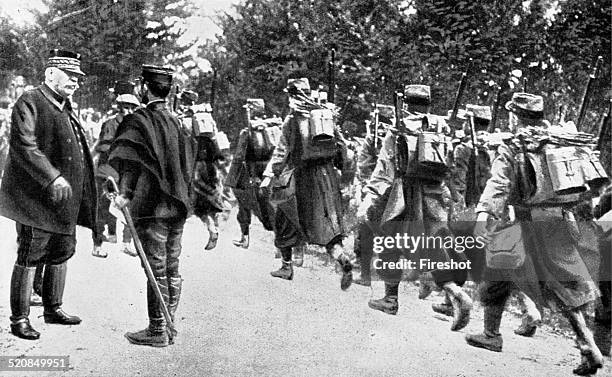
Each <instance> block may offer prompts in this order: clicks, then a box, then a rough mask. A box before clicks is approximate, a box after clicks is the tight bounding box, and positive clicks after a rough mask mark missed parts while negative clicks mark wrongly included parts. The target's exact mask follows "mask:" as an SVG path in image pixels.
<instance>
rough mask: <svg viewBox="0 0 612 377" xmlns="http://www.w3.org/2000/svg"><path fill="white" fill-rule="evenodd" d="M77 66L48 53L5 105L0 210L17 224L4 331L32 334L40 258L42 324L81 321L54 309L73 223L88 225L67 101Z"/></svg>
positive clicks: (83, 163) (82, 162) (87, 191)
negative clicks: (7, 122) (28, 86)
mask: <svg viewBox="0 0 612 377" xmlns="http://www.w3.org/2000/svg"><path fill="white" fill-rule="evenodd" d="M80 64H81V60H80V55H79V54H75V53H72V52H68V51H61V50H53V51H51V56H50V57H49V60H48V61H47V68H46V70H45V82H44V84H42V85H41V86H39V87H38V88H36V89H33V90H30V91H27V92H25V93H24V94H23V95H22V96H21V97H20V98H19V99H18V100H17V102H16V103H15V107H14V108H13V114H12V125H11V136H10V152H9V157H8V161H7V167H6V171H5V173H4V178H3V180H2V187H1V188H0V214H2V215H3V216H5V217H8V218H10V219H12V220H15V221H16V222H17V223H19V224H20V225H19V229H20V232H19V239H20V243H19V247H18V249H17V261H16V262H15V267H14V268H13V275H12V277H11V331H12V333H13V334H14V335H16V336H18V337H20V338H24V339H38V338H39V337H40V334H39V333H38V332H37V331H36V330H34V329H33V328H32V326H31V325H30V321H29V319H28V316H29V314H30V305H29V301H30V292H31V291H32V283H33V279H34V274H35V270H36V266H37V265H38V264H40V263H45V272H44V277H43V305H44V318H45V322H46V323H57V324H62V325H76V324H79V323H80V322H81V319H80V318H79V317H77V316H72V315H68V314H66V313H65V312H64V311H63V310H62V307H61V306H62V296H63V293H64V285H65V281H66V263H67V261H68V259H70V257H72V256H73V255H74V252H75V244H76V237H75V229H76V225H77V224H78V225H83V226H85V227H88V228H90V229H94V226H95V216H96V185H95V182H94V175H93V162H92V158H91V155H90V153H89V148H88V146H87V141H86V139H85V133H84V131H83V128H82V127H81V124H80V123H79V120H78V118H77V117H76V115H75V114H74V112H73V111H72V103H71V101H70V99H69V98H70V97H71V96H72V95H73V94H74V92H75V91H76V90H77V89H78V88H79V78H80V77H83V76H84V73H83V72H82V71H81V68H80Z"/></svg>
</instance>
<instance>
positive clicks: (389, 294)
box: [368, 283, 399, 315]
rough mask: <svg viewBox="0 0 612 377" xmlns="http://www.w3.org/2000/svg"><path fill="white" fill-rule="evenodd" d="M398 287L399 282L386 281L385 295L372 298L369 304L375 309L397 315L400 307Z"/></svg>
mask: <svg viewBox="0 0 612 377" xmlns="http://www.w3.org/2000/svg"><path fill="white" fill-rule="evenodd" d="M398 287H399V284H397V283H395V284H393V283H385V297H383V298H381V299H378V300H370V301H369V302H368V306H369V307H370V308H371V309H374V310H380V311H381V312H384V313H387V314H391V315H396V314H397V311H398V309H399V304H398V302H397V293H398Z"/></svg>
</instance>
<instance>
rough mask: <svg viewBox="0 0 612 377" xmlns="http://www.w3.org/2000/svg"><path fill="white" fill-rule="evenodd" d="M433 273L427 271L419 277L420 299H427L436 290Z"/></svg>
mask: <svg viewBox="0 0 612 377" xmlns="http://www.w3.org/2000/svg"><path fill="white" fill-rule="evenodd" d="M431 280H432V276H431V273H429V272H426V273H424V274H422V275H421V278H420V279H419V300H425V299H426V298H427V297H429V295H430V294H431V292H433V290H434V283H433V282H432V281H431Z"/></svg>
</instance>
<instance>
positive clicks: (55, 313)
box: [42, 262, 81, 325]
mask: <svg viewBox="0 0 612 377" xmlns="http://www.w3.org/2000/svg"><path fill="white" fill-rule="evenodd" d="M67 270H68V268H67V262H64V263H62V264H47V265H45V272H44V276H43V292H42V293H43V306H44V307H45V310H44V316H45V322H46V323H56V324H60V325H78V324H79V323H81V318H79V317H77V316H75V315H70V314H68V313H66V312H64V310H63V309H62V300H63V298H64V287H65V286H66V272H67Z"/></svg>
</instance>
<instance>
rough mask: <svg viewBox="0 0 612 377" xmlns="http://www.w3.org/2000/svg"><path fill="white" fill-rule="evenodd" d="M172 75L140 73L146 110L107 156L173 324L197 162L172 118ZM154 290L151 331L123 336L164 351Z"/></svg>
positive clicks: (147, 68)
mask: <svg viewBox="0 0 612 377" xmlns="http://www.w3.org/2000/svg"><path fill="white" fill-rule="evenodd" d="M172 73H173V71H172V70H171V69H168V68H162V67H157V66H151V65H143V67H142V88H140V91H141V96H142V103H143V104H146V105H145V107H144V108H141V109H138V110H136V111H135V112H134V113H133V114H130V115H127V116H125V117H124V119H123V121H122V122H121V124H120V125H119V129H118V130H117V135H116V138H115V141H113V144H112V145H111V148H110V151H109V159H108V161H109V164H110V165H111V166H112V167H113V168H114V169H115V170H116V171H117V172H118V173H119V177H120V180H119V190H120V196H118V197H117V198H116V199H115V201H116V204H117V205H118V206H119V207H120V208H122V207H124V206H126V205H128V204H129V208H130V211H131V214H132V217H133V219H134V225H135V227H136V231H137V232H138V236H139V238H140V241H141V242H142V246H143V249H144V251H145V254H146V256H147V259H148V262H149V263H150V265H151V269H152V270H153V275H154V276H155V280H156V282H157V285H158V286H159V289H160V291H161V293H162V296H163V298H164V301H165V305H166V306H167V307H168V311H169V312H170V315H171V318H172V319H174V314H175V312H176V310H177V307H178V304H179V298H180V295H181V288H182V281H183V280H182V278H181V275H180V272H179V256H180V254H181V238H182V235H183V227H184V225H185V220H186V219H187V216H188V214H189V213H190V211H191V201H190V198H189V184H190V182H191V172H192V164H193V156H190V155H188V154H187V153H188V149H186V148H185V145H186V144H187V143H188V142H189V140H186V137H185V135H184V134H183V133H182V130H181V124H180V121H179V120H178V119H177V118H176V117H175V116H174V115H172V114H171V113H170V110H169V109H168V107H167V103H166V97H167V96H168V94H169V93H170V89H171V84H172ZM161 305H164V303H162V302H159V301H158V299H157V296H156V295H155V293H154V288H153V286H152V285H151V283H150V282H149V283H148V284H147V306H148V314H149V326H148V327H147V328H146V329H144V330H141V331H137V332H128V333H126V334H125V336H126V338H127V339H128V340H129V341H130V343H133V344H137V345H148V346H154V347H165V346H167V345H168V344H169V339H168V334H167V329H166V321H165V319H164V317H163V312H162V308H161Z"/></svg>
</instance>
